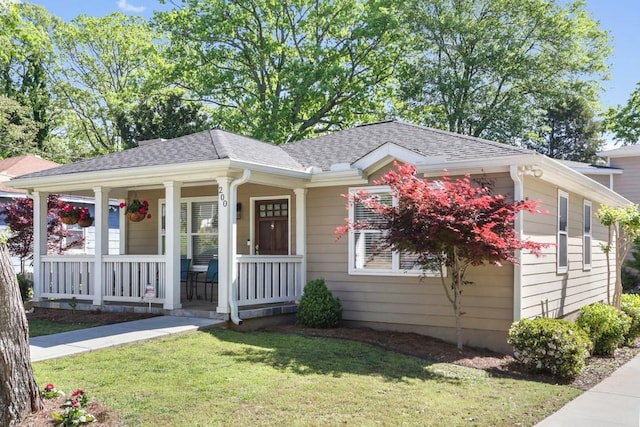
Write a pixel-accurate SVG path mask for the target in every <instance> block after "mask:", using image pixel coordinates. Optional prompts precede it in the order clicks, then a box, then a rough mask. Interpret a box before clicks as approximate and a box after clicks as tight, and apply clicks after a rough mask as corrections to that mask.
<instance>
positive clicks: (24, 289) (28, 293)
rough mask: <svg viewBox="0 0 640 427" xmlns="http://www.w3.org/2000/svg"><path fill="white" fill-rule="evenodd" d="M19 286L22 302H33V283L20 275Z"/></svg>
mask: <svg viewBox="0 0 640 427" xmlns="http://www.w3.org/2000/svg"><path fill="white" fill-rule="evenodd" d="M18 286H20V296H21V297H22V302H27V301H31V298H32V297H33V282H32V281H31V280H29V279H27V278H26V277H25V276H24V275H23V274H18Z"/></svg>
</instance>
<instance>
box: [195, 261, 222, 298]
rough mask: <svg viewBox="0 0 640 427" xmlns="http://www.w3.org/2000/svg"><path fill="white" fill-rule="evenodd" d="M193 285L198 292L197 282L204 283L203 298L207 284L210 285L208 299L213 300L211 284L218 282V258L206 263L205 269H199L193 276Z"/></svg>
mask: <svg viewBox="0 0 640 427" xmlns="http://www.w3.org/2000/svg"><path fill="white" fill-rule="evenodd" d="M192 283H193V286H195V288H196V293H197V292H198V283H202V284H204V298H205V299H207V285H211V297H209V301H213V285H214V284H216V285H217V284H218V260H217V259H212V260H210V261H209V265H207V271H199V272H197V273H195V274H194V276H193V282H192Z"/></svg>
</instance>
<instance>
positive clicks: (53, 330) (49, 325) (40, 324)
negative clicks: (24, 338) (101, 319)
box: [29, 319, 100, 338]
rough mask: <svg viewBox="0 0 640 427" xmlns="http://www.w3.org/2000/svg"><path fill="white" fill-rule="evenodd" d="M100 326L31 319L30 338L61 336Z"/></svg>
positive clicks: (96, 324)
mask: <svg viewBox="0 0 640 427" xmlns="http://www.w3.org/2000/svg"><path fill="white" fill-rule="evenodd" d="M94 326H100V324H99V323H95V324H94V323H84V324H66V323H59V322H52V321H49V320H40V319H30V320H29V337H31V338H33V337H39V336H41V335H51V334H59V333H61V332H68V331H76V330H78V329H85V328H92V327H94Z"/></svg>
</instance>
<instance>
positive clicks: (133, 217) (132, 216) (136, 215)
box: [124, 212, 147, 222]
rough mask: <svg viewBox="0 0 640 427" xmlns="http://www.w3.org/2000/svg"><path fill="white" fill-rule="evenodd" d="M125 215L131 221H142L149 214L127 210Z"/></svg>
mask: <svg viewBox="0 0 640 427" xmlns="http://www.w3.org/2000/svg"><path fill="white" fill-rule="evenodd" d="M124 215H125V216H126V217H127V219H128V220H129V221H131V222H140V221H142V220H143V219H145V217H146V216H147V215H146V214H143V213H140V212H127V213H126V214H124Z"/></svg>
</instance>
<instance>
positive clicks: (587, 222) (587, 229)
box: [582, 200, 591, 270]
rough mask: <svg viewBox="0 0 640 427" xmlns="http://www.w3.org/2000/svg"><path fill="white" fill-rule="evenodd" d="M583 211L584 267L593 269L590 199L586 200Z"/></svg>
mask: <svg viewBox="0 0 640 427" xmlns="http://www.w3.org/2000/svg"><path fill="white" fill-rule="evenodd" d="M582 213H583V215H582V216H583V220H582V227H583V233H582V268H583V269H584V270H591V202H590V201H589V200H585V201H584V204H583V207H582Z"/></svg>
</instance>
